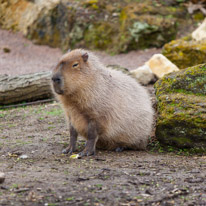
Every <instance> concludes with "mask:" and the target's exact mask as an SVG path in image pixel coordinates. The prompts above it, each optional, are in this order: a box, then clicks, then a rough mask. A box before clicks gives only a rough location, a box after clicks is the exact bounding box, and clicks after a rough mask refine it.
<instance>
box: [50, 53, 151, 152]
mask: <svg viewBox="0 0 206 206" xmlns="http://www.w3.org/2000/svg"><path fill="white" fill-rule="evenodd" d="M86 53H87V54H88V60H86V61H85V60H84V58H83V55H84V54H86ZM75 63H78V66H76V67H75V68H73V66H74V64H75ZM56 74H58V75H59V76H61V78H62V84H61V85H60V86H55V85H53V90H54V91H55V92H54V93H55V94H56V92H57V93H58V92H59V91H61V92H62V93H59V94H56V96H57V98H58V99H59V101H60V103H61V104H62V106H63V109H64V111H65V114H66V118H67V120H68V121H69V122H70V123H72V125H73V126H74V128H75V129H76V131H77V132H78V133H79V134H80V135H81V136H83V137H85V138H86V139H87V133H88V124H89V122H90V121H91V120H92V121H94V122H95V123H96V125H97V134H98V137H99V139H98V142H97V146H98V147H104V148H106V149H114V148H116V147H122V146H123V147H129V148H134V149H145V147H146V145H147V142H148V137H149V134H150V132H151V129H152V121H153V110H152V107H151V102H150V99H149V95H148V94H147V91H146V90H145V89H144V88H143V87H142V86H140V85H139V84H138V83H137V82H136V81H135V80H134V79H133V78H131V77H129V76H127V75H126V74H123V73H122V72H119V71H113V70H110V69H107V68H105V67H104V66H103V65H102V64H101V63H100V62H99V60H98V59H97V57H96V56H95V55H93V54H92V53H91V52H89V51H86V50H81V49H77V50H74V51H71V52H70V53H66V54H65V55H63V57H62V58H61V59H60V61H59V63H58V65H57V67H56V68H55V69H54V71H53V75H56Z"/></svg>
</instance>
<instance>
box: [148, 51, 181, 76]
mask: <svg viewBox="0 0 206 206" xmlns="http://www.w3.org/2000/svg"><path fill="white" fill-rule="evenodd" d="M145 64H146V65H147V66H149V68H150V69H151V70H152V72H153V73H154V74H155V75H156V76H157V77H158V78H162V77H163V76H164V75H165V74H168V73H171V72H174V71H179V69H178V67H177V66H176V65H175V64H173V63H172V62H171V61H170V60H169V59H167V58H166V57H165V56H164V55H162V54H154V55H153V56H152V57H151V59H150V60H149V61H147V62H146V63H145Z"/></svg>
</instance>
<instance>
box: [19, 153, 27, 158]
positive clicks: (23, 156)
mask: <svg viewBox="0 0 206 206" xmlns="http://www.w3.org/2000/svg"><path fill="white" fill-rule="evenodd" d="M19 158H20V159H27V158H28V155H26V154H24V155H21V156H20V157H19Z"/></svg>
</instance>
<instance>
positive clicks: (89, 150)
mask: <svg viewBox="0 0 206 206" xmlns="http://www.w3.org/2000/svg"><path fill="white" fill-rule="evenodd" d="M97 140H98V134H97V125H96V123H95V122H94V121H90V122H89V124H88V133H87V142H86V146H85V149H84V150H83V151H82V152H80V153H79V157H83V156H90V155H94V154H95V149H96V143H97Z"/></svg>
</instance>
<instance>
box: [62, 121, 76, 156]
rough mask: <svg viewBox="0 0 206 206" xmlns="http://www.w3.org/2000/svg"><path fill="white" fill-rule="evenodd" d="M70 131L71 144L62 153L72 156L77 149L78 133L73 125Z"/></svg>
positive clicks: (70, 125)
mask: <svg viewBox="0 0 206 206" xmlns="http://www.w3.org/2000/svg"><path fill="white" fill-rule="evenodd" d="M69 131H70V144H69V146H68V147H66V148H65V149H63V151H62V153H63V154H72V153H73V152H74V151H75V149H76V142H77V136H78V133H77V131H76V129H75V128H74V127H73V126H72V124H71V123H70V124H69Z"/></svg>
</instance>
